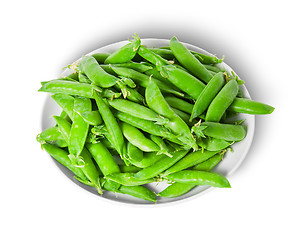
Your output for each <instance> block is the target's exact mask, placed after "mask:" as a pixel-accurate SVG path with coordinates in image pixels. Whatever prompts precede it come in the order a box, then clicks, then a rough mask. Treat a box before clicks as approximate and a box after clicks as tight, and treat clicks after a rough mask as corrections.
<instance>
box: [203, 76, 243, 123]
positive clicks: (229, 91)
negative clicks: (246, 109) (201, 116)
mask: <svg viewBox="0 0 297 240" xmlns="http://www.w3.org/2000/svg"><path fill="white" fill-rule="evenodd" d="M237 93H238V84H237V82H236V80H234V79H232V80H230V81H229V82H228V83H226V84H225V86H224V87H223V88H222V89H221V90H220V92H219V93H218V94H217V95H216V96H215V98H214V99H213V100H212V102H211V103H210V105H209V107H208V109H207V112H206V117H205V120H206V121H208V122H219V121H220V120H221V118H222V116H223V115H224V113H225V111H226V110H227V108H228V107H229V106H230V105H231V104H232V102H233V101H234V99H235V97H236V95H237Z"/></svg>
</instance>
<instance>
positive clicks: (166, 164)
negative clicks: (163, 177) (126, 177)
mask: <svg viewBox="0 0 297 240" xmlns="http://www.w3.org/2000/svg"><path fill="white" fill-rule="evenodd" d="M188 151H189V150H182V151H176V152H174V153H172V157H169V156H164V157H162V158H161V159H160V160H159V161H157V162H155V163H154V164H152V165H151V166H149V167H146V168H144V169H142V170H140V171H139V172H137V173H136V174H135V175H134V177H135V178H137V179H142V180H144V179H149V178H153V177H156V176H157V175H159V174H160V173H162V172H163V171H165V170H166V169H168V168H170V167H171V166H172V165H174V164H175V163H176V162H177V161H179V160H180V159H181V158H183V157H184V156H185V155H186V154H187V153H188Z"/></svg>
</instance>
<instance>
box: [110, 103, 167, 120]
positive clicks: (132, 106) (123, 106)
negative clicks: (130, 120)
mask: <svg viewBox="0 0 297 240" xmlns="http://www.w3.org/2000/svg"><path fill="white" fill-rule="evenodd" d="M108 103H109V105H110V106H112V107H113V108H115V109H117V110H119V111H121V112H125V113H127V114H130V115H131V116H134V117H138V118H141V119H145V120H150V121H155V122H156V123H157V124H160V125H164V124H165V123H166V122H168V119H166V118H164V117H162V116H160V115H158V114H157V113H156V112H154V111H153V110H151V109H149V108H147V107H145V106H143V105H140V104H137V103H134V102H131V101H128V100H124V99H114V100H112V101H108Z"/></svg>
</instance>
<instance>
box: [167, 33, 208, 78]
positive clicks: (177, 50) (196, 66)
mask: <svg viewBox="0 0 297 240" xmlns="http://www.w3.org/2000/svg"><path fill="white" fill-rule="evenodd" d="M170 49H171V51H172V52H173V54H174V56H175V58H176V59H177V60H178V62H179V63H181V65H182V66H184V67H185V68H186V69H187V70H189V71H190V72H191V73H192V74H193V75H195V76H196V77H197V78H199V79H201V80H202V81H204V82H205V83H208V82H209V81H210V79H211V78H212V75H211V74H210V73H209V72H208V70H207V69H206V68H205V67H204V66H203V64H202V63H201V62H200V61H199V60H198V59H197V58H196V57H195V56H194V55H193V54H192V53H191V52H190V51H189V50H188V49H187V48H186V47H185V46H184V45H183V44H182V43H180V42H179V41H178V40H177V38H176V37H173V38H171V40H170Z"/></svg>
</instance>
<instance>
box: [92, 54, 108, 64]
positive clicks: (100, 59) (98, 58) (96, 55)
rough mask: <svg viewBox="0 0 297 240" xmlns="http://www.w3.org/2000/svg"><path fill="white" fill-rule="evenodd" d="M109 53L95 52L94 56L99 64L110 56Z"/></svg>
mask: <svg viewBox="0 0 297 240" xmlns="http://www.w3.org/2000/svg"><path fill="white" fill-rule="evenodd" d="M109 55H110V54H109V53H94V54H93V55H92V57H93V58H95V59H96V61H97V62H98V63H99V64H103V63H104V61H105V60H106V58H108V57H109Z"/></svg>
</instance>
